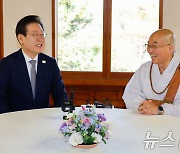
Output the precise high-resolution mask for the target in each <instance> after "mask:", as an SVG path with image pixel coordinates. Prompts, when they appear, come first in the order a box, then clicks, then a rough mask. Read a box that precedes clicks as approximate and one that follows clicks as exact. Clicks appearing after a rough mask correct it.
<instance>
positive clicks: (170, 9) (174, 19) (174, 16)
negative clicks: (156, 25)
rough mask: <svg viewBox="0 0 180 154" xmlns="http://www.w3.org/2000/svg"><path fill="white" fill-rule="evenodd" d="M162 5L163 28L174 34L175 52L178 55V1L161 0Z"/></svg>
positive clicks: (179, 20)
mask: <svg viewBox="0 0 180 154" xmlns="http://www.w3.org/2000/svg"><path fill="white" fill-rule="evenodd" d="M163 3H164V7H163V28H168V29H171V30H172V31H173V32H174V34H175V37H176V51H177V52H178V53H179V55H180V17H179V15H180V0H163Z"/></svg>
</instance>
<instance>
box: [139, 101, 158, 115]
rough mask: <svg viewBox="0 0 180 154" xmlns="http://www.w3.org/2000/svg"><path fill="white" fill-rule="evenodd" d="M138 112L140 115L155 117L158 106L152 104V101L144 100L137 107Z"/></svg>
mask: <svg viewBox="0 0 180 154" xmlns="http://www.w3.org/2000/svg"><path fill="white" fill-rule="evenodd" d="M138 111H139V112H140V113H141V114H145V115H157V114H158V113H159V112H158V106H157V105H156V104H154V103H152V100H145V101H142V102H141V104H140V105H139V108H138Z"/></svg>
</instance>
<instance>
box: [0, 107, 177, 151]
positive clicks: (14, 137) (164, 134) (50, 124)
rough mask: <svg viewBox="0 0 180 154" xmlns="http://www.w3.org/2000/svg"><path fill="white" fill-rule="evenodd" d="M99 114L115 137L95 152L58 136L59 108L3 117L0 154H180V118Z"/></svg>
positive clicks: (115, 112)
mask: <svg viewBox="0 0 180 154" xmlns="http://www.w3.org/2000/svg"><path fill="white" fill-rule="evenodd" d="M79 109H80V108H77V109H76V112H77V110H79ZM96 112H97V113H104V114H105V116H106V117H107V120H108V121H109V124H110V129H111V132H112V134H111V135H110V138H109V139H108V140H107V144H104V143H99V144H97V146H96V147H94V148H92V149H78V148H75V147H73V146H71V145H70V144H69V143H68V142H67V141H66V140H65V138H64V136H63V135H62V134H61V132H59V128H60V126H61V124H62V122H63V120H62V117H63V115H64V114H65V113H63V112H62V111H61V109H60V108H47V109H37V110H27V111H19V112H11V113H4V114H0V154H67V153H68V154H78V153H85V152H86V153H90V154H95V153H98V154H101V153H102V154H104V153H109V154H112V153H114V154H116V153H118V154H119V153H122V154H141V153H142V154H146V153H153V154H156V153H157V154H169V153H172V154H176V153H177V154H179V153H180V145H179V144H180V143H179V142H180V118H177V117H172V116H167V115H163V116H162V115H157V116H146V115H140V114H139V113H136V112H134V111H131V110H127V109H96ZM152 144H153V145H152ZM173 145H174V146H173Z"/></svg>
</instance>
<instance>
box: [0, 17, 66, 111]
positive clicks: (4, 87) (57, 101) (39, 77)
mask: <svg viewBox="0 0 180 154" xmlns="http://www.w3.org/2000/svg"><path fill="white" fill-rule="evenodd" d="M16 37H17V40H18V41H19V43H20V45H21V49H20V50H18V51H16V52H14V53H13V54H11V55H9V56H7V57H6V58H4V59H2V60H1V62H0V113H5V112H12V111H20V110H28V109H38V108H46V107H49V96H50V93H51V94H52V97H53V100H54V106H55V107H59V106H61V104H62V103H63V102H64V101H65V99H67V94H66V91H65V88H64V84H63V81H62V77H61V75H60V70H59V68H58V66H57V63H56V61H55V59H53V58H51V57H49V56H47V55H45V54H43V53H42V50H43V47H44V42H45V37H46V34H45V33H44V27H43V24H42V22H41V21H40V18H39V17H38V16H35V15H29V16H26V17H24V18H22V19H21V20H20V21H19V22H18V24H17V26H16ZM32 62H33V63H32Z"/></svg>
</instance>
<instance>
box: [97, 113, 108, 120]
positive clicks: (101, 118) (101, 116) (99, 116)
mask: <svg viewBox="0 0 180 154" xmlns="http://www.w3.org/2000/svg"><path fill="white" fill-rule="evenodd" d="M98 119H99V120H100V121H106V117H105V116H104V114H98Z"/></svg>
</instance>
